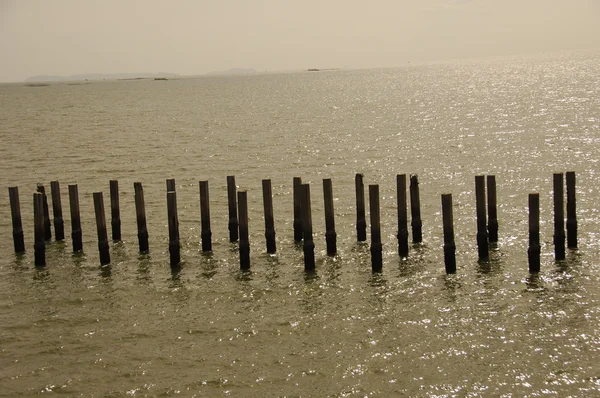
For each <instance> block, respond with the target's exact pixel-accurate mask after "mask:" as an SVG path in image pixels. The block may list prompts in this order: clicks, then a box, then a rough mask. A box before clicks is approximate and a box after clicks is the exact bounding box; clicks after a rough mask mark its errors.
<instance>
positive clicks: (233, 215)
mask: <svg viewBox="0 0 600 398" xmlns="http://www.w3.org/2000/svg"><path fill="white" fill-rule="evenodd" d="M236 192H237V187H236V186H235V176H227V202H228V206H229V224H228V228H229V241H230V242H232V243H233V242H237V241H238V239H239V236H238V234H239V230H238V228H239V222H238V206H237V197H236Z"/></svg>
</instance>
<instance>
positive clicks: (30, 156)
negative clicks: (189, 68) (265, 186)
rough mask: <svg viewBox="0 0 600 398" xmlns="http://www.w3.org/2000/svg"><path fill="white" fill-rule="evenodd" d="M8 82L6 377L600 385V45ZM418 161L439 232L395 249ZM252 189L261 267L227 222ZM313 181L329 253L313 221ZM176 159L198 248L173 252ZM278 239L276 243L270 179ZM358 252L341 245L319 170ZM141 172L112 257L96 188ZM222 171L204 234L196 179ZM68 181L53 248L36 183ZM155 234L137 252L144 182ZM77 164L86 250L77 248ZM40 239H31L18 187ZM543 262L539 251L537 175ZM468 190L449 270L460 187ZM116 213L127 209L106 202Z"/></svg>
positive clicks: (466, 386)
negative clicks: (370, 228) (558, 212)
mask: <svg viewBox="0 0 600 398" xmlns="http://www.w3.org/2000/svg"><path fill="white" fill-rule="evenodd" d="M85 83H86V82H81V84H73V83H70V84H67V83H53V84H50V85H49V86H36V87H30V86H26V85H24V84H5V85H0V165H1V170H2V173H0V188H1V189H3V190H4V191H3V192H4V194H3V195H2V201H1V203H0V396H6V397H16V396H36V395H45V394H46V393H51V392H53V393H55V394H60V395H62V396H85V397H92V396H93V397H104V396H110V397H128V396H140V397H145V396H148V397H152V396H167V397H168V396H186V397H187V396H197V397H216V396H235V397H239V396H243V397H263V396H296V397H306V396H333V397H354V396H361V397H362V396H422V397H455V396H457V397H464V396H468V397H477V396H504V397H524V396H529V397H536V396H557V397H561V396H574V397H589V396H596V395H599V394H600V365H599V363H600V318H599V317H600V285H599V282H600V244H599V242H598V241H599V239H600V232H598V231H599V226H600V189H599V181H600V176H599V175H598V172H599V164H598V160H599V159H600V52H597V51H596V52H594V51H587V52H573V53H565V54H545V55H536V56H519V57H510V58H498V59H486V60H473V61H464V62H457V63H446V64H436V65H407V66H406V67H402V68H395V69H377V70H340V71H321V72H299V73H283V74H264V75H252V76H229V77H200V78H182V79H176V80H169V81H154V80H125V81H98V82H87V83H88V84H85ZM565 171H575V172H576V173H577V216H578V223H579V249H578V250H569V251H568V253H567V258H566V260H565V261H561V262H556V261H555V260H554V247H553V245H552V234H553V213H552V173H555V172H565ZM358 172H360V173H364V175H365V183H368V184H380V195H381V219H382V221H381V223H382V236H383V247H384V253H383V256H384V260H383V272H382V273H380V274H373V273H372V272H371V265H370V252H369V245H368V243H367V244H357V243H356V230H355V197H354V175H355V173H358ZM399 173H407V174H410V173H416V174H418V175H419V180H420V188H421V203H422V218H423V235H424V242H423V244H422V245H412V246H411V248H410V255H409V257H408V258H407V259H400V258H399V257H398V255H397V241H396V238H395V235H396V233H397V225H396V217H397V215H396V214H397V213H396V192H395V187H396V183H395V176H396V174H399ZM478 174H494V175H496V179H497V184H498V203H499V209H498V212H499V223H500V232H499V233H500V241H499V243H498V245H497V247H495V248H494V250H493V251H492V253H491V255H490V261H489V262H485V263H478V261H477V247H476V239H475V234H476V222H475V194H474V176H475V175H478ZM227 175H235V176H236V182H237V185H238V188H239V189H245V190H247V191H248V200H249V212H250V221H249V223H250V243H251V267H252V268H251V271H250V272H240V270H239V258H238V253H237V245H235V244H230V243H229V242H228V236H229V235H228V230H227V225H228V215H227V190H226V176H227ZM294 176H300V177H302V178H303V181H304V182H310V183H311V193H312V217H313V223H314V227H313V229H314V232H315V235H314V239H315V244H316V251H315V252H316V261H317V266H316V272H315V273H314V274H306V273H305V272H304V265H303V254H302V249H301V247H300V246H297V245H295V244H294V242H293V231H292V223H293V212H292V209H293V207H292V178H293V177H294ZM166 178H175V179H176V182H177V201H178V207H179V222H180V235H181V241H182V245H183V246H182V261H183V263H182V266H181V269H180V271H179V272H172V271H171V269H170V267H169V256H168V226H167V225H168V223H167V208H166V189H165V179H166ZM265 178H270V179H271V180H272V184H273V196H274V197H273V200H274V215H275V229H276V232H277V245H278V253H277V254H276V255H274V256H270V255H267V254H266V246H265V239H264V219H263V215H262V211H263V207H262V206H263V204H262V191H261V180H262V179H265ZM323 178H331V179H332V180H333V190H334V197H335V203H334V206H335V214H336V227H337V233H338V250H339V254H338V256H336V257H333V258H329V257H327V255H326V252H325V248H326V247H325V239H324V232H325V228H324V215H323V193H322V185H321V184H322V179H323ZM110 179H118V180H119V185H120V191H121V216H122V229H123V241H122V242H118V243H112V242H111V247H110V250H111V259H112V263H111V264H110V265H109V266H106V267H100V265H99V263H100V262H99V255H98V249H97V236H96V224H95V219H94V209H93V201H92V193H93V192H96V191H103V192H104V196H105V206H106V208H107V209H109V202H108V187H109V180H110ZM204 179H207V180H208V181H209V184H210V195H211V197H210V199H211V203H210V205H211V219H212V220H211V221H212V233H213V252H212V253H210V254H202V253H201V247H200V210H199V194H198V181H199V180H204ZM52 180H58V181H60V183H61V190H62V203H63V212H64V215H65V227H66V230H67V233H66V235H67V239H66V241H64V242H55V241H54V240H53V241H52V242H51V243H49V244H48V246H47V266H46V267H41V268H36V267H34V265H33V215H32V214H33V204H32V193H33V192H34V191H35V187H36V183H38V182H42V183H44V184H45V185H46V189H47V190H48V191H49V183H50V181H52ZM136 181H140V182H142V183H143V185H144V191H145V199H146V206H147V208H146V211H147V218H148V230H149V234H150V250H151V251H150V254H148V255H139V254H138V246H137V229H136V223H135V206H134V200H133V183H134V182H136ZM73 183H77V184H78V186H79V195H80V203H81V217H82V226H83V237H84V253H82V254H75V255H74V254H72V246H71V241H70V216H69V211H68V195H67V185H68V184H73ZM9 186H18V187H19V193H20V199H21V211H22V214H23V227H24V231H25V242H26V247H27V251H26V253H25V254H23V255H18V256H17V255H15V254H14V249H13V242H12V225H11V218H10V207H9V200H8V189H7V188H8V187H9ZM532 192H539V193H540V202H541V240H542V272H541V273H540V274H539V275H529V273H528V268H527V237H528V219H527V196H528V194H529V193H532ZM441 193H452V194H453V197H454V217H455V233H456V245H457V264H458V269H457V273H456V274H455V275H446V274H445V272H444V264H443V251H442V245H443V236H442V227H441V226H442V220H441V204H440V194H441ZM107 215H108V218H109V219H110V215H109V214H107Z"/></svg>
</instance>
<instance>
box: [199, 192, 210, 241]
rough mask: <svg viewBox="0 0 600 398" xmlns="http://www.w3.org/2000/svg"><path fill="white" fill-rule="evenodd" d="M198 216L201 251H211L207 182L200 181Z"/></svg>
mask: <svg viewBox="0 0 600 398" xmlns="http://www.w3.org/2000/svg"><path fill="white" fill-rule="evenodd" d="M199 184H200V215H201V224H202V231H201V234H200V237H201V239H202V251H203V252H209V251H212V241H211V238H212V232H211V230H210V205H209V195H208V181H200V183H199Z"/></svg>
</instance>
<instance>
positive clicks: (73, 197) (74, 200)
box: [69, 184, 83, 253]
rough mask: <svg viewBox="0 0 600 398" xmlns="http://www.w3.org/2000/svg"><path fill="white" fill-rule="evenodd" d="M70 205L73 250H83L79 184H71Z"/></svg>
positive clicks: (75, 251)
mask: <svg viewBox="0 0 600 398" xmlns="http://www.w3.org/2000/svg"><path fill="white" fill-rule="evenodd" d="M69 206H70V209H71V239H72V240H73V252H74V253H77V252H80V251H82V250H83V242H82V232H81V217H80V214H79V191H78V190H77V184H73V185H69Z"/></svg>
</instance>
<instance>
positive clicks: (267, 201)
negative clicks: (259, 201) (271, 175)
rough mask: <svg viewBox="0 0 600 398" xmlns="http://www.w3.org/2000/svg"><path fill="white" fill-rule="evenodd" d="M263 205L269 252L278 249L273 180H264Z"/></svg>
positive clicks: (271, 252)
mask: <svg viewBox="0 0 600 398" xmlns="http://www.w3.org/2000/svg"><path fill="white" fill-rule="evenodd" d="M262 191H263V207H264V210H265V239H266V240H267V253H269V254H273V253H275V252H276V251H277V246H276V244H275V218H274V216H273V191H272V188H271V180H262Z"/></svg>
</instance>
